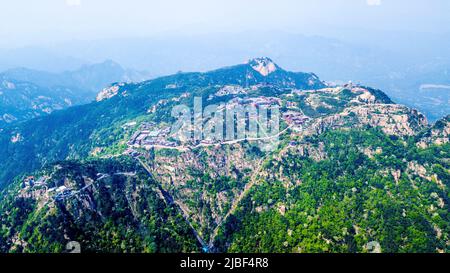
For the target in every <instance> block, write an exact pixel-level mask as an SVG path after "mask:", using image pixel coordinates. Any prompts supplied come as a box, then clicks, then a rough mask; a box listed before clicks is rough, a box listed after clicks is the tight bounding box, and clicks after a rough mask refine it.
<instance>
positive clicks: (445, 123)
mask: <svg viewBox="0 0 450 273" xmlns="http://www.w3.org/2000/svg"><path fill="white" fill-rule="evenodd" d="M449 142H450V115H449V116H447V117H445V118H443V119H441V120H439V121H437V122H436V123H435V124H434V125H433V127H431V128H430V129H429V130H428V131H426V132H425V133H424V134H423V135H422V136H421V138H420V142H419V143H418V144H417V145H418V146H419V147H423V148H426V147H428V146H429V145H432V144H436V145H443V144H446V143H449Z"/></svg>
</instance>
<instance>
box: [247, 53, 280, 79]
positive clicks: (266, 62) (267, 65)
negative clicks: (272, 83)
mask: <svg viewBox="0 0 450 273" xmlns="http://www.w3.org/2000/svg"><path fill="white" fill-rule="evenodd" d="M248 64H249V65H250V66H251V67H252V68H253V69H254V70H255V71H257V72H259V73H260V74H261V75H263V76H268V75H269V74H271V73H273V72H275V71H277V69H278V65H276V64H275V63H274V62H273V61H272V60H271V59H270V58H268V57H262V58H255V59H251V60H249V61H248Z"/></svg>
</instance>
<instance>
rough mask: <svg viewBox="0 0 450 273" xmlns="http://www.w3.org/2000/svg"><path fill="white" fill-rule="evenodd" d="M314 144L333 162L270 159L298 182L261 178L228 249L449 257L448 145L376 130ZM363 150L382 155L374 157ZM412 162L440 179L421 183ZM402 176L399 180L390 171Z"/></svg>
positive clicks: (234, 221)
mask: <svg viewBox="0 0 450 273" xmlns="http://www.w3.org/2000/svg"><path fill="white" fill-rule="evenodd" d="M308 141H309V142H310V143H319V142H320V143H324V144H325V151H326V153H327V154H328V158H327V159H326V160H323V161H318V162H317V161H314V160H311V159H310V158H308V157H302V156H298V155H293V154H291V155H290V156H285V157H283V158H282V159H281V161H277V160H271V161H268V162H267V167H268V168H269V169H270V170H271V171H273V172H278V171H279V169H282V170H283V174H284V175H285V177H287V178H289V179H291V180H290V181H291V182H292V181H296V180H298V181H299V182H298V183H297V184H294V185H289V186H286V185H285V183H283V182H282V181H279V180H276V179H274V180H261V182H260V184H259V185H258V187H255V188H254V189H253V190H252V191H251V193H250V194H249V195H248V196H247V198H246V199H245V200H244V201H243V203H242V205H241V209H240V210H239V212H238V213H236V215H234V217H232V218H231V219H230V220H229V221H228V223H227V225H226V229H225V230H224V231H223V233H222V234H221V236H220V237H219V245H220V246H221V250H222V251H231V252H367V251H370V250H371V249H370V247H369V248H368V244H369V243H370V242H376V243H379V245H380V246H381V250H382V251H383V252H395V253H396V252H436V251H437V250H438V249H439V250H441V251H446V252H448V251H449V245H448V242H449V239H450V213H449V200H450V191H449V187H450V179H449V178H450V176H449V175H450V172H449V169H450V163H449V161H448V158H450V145H449V144H446V145H443V146H434V147H430V148H428V149H424V150H422V149H419V148H417V147H416V146H415V145H414V144H413V142H412V143H410V144H405V143H404V142H403V141H402V140H400V139H396V138H392V137H388V136H386V135H384V134H382V133H380V132H379V131H375V130H367V131H350V132H328V133H326V134H323V135H320V136H318V137H314V138H311V139H309V140H308ZM361 147H382V150H383V151H382V153H380V154H376V155H374V157H372V158H369V157H368V156H366V155H365V154H364V153H362V152H361V150H360V149H359V148H361ZM408 162H418V163H420V164H425V166H426V167H427V168H428V169H429V170H437V171H438V173H439V174H438V176H437V178H432V179H431V180H427V179H424V178H421V177H419V176H418V175H417V174H415V173H414V171H413V170H410V169H408ZM397 170H400V175H399V177H397V181H396V179H395V178H394V177H393V175H392V174H391V172H392V171H397ZM436 179H440V180H441V181H442V183H444V185H443V186H442V185H440V184H439V183H437V181H436ZM441 202H442V203H441ZM280 206H284V207H286V211H285V212H283V213H281V212H280V209H279V208H280ZM376 243H375V244H376ZM369 246H370V245H369Z"/></svg>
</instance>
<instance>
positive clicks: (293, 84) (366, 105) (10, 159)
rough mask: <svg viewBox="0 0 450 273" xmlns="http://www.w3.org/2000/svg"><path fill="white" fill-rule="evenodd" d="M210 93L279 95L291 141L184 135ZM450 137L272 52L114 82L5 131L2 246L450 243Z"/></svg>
mask: <svg viewBox="0 0 450 273" xmlns="http://www.w3.org/2000/svg"><path fill="white" fill-rule="evenodd" d="M196 97H201V98H202V104H203V105H204V107H208V106H213V105H219V106H220V105H221V106H224V108H222V109H228V108H230V107H231V106H236V107H248V106H250V105H254V106H255V107H256V106H258V107H264V106H265V105H268V104H275V105H276V106H278V108H279V111H280V133H279V143H278V146H277V147H276V148H275V149H272V150H265V149H263V148H262V147H263V146H264V145H263V144H264V141H263V140H261V139H256V140H255V139H250V138H247V139H244V140H242V141H241V140H239V141H231V142H227V141H224V140H220V139H217V140H202V141H199V140H190V141H187V142H181V141H180V140H177V139H175V138H174V137H173V135H171V134H170V131H171V130H170V127H171V125H172V124H174V122H175V121H176V120H175V117H173V116H172V114H171V113H172V110H173V109H174V107H175V106H179V105H186V106H187V107H192V106H193V105H194V98H196ZM258 109H261V108H258ZM260 111H261V110H260ZM203 115H204V114H202V117H203ZM270 115H271V116H272V115H275V114H274V113H273V112H271V114H270ZM245 116H246V115H245ZM249 116H250V114H249ZM205 118H206V117H205ZM189 122H191V119H189ZM201 122H202V126H206V123H207V122H208V120H206V121H203V120H202V121H201ZM203 122H205V124H203ZM237 122H238V124H239V122H242V120H238V121H237ZM238 124H234V121H233V128H234V127H235V125H236V126H239V125H238ZM244 124H245V127H247V123H244ZM196 126H197V125H196ZM249 126H250V125H249ZM259 126H261V125H259ZM188 127H195V126H193V125H192V124H189V126H188ZM449 136H450V116H447V117H445V118H443V119H441V120H440V121H438V122H436V123H434V124H431V125H430V124H429V123H428V121H427V119H426V117H425V116H424V115H423V114H421V113H420V112H419V111H417V110H415V109H411V108H408V107H406V106H403V105H399V104H396V103H394V102H393V101H392V100H391V99H390V98H389V97H388V96H387V95H386V94H385V93H384V92H382V91H380V90H378V89H374V88H370V87H365V86H362V85H359V84H342V85H327V84H326V83H325V82H323V81H321V80H320V79H319V77H318V76H317V75H315V74H314V73H301V72H290V71H287V70H285V69H283V68H282V67H280V66H279V65H277V64H276V63H275V62H273V61H272V60H271V59H269V58H257V59H252V60H250V61H248V62H246V63H244V64H239V65H234V66H229V67H224V68H221V69H217V70H212V71H208V72H192V73H177V74H174V75H171V76H166V77H160V78H156V79H152V80H148V81H143V82H139V83H118V84H113V85H112V86H111V87H110V88H107V89H105V90H103V92H101V93H100V95H99V96H97V100H96V101H95V102H91V103H89V104H86V105H80V106H74V107H70V108H68V109H65V110H61V111H57V112H54V113H52V114H50V115H47V116H42V117H38V118H35V119H32V120H30V121H25V122H22V123H16V124H12V125H11V126H8V127H7V128H5V129H4V130H3V131H1V132H0V185H1V187H2V188H3V191H2V192H1V198H0V215H1V216H2V217H1V219H0V252H65V251H67V250H66V244H67V243H68V242H71V241H76V242H79V244H80V246H81V248H82V251H84V252H176V253H179V252H184V253H191V252H238V253H242V252H245V253H260V252H264V253H274V252H275V253H284V252H289V253H301V252H350V253H353V252H387V253H392V252H395V253H397V252H427V253H429V252H449V251H450V249H449V243H448V242H449V240H450V227H449V225H448V219H450V218H449V217H450V214H449V211H450V210H449V204H450V203H449V196H450V195H449V194H450V193H449V187H450V183H449V181H450V173H449V171H448V170H449V169H450V163H449V161H448V158H449V157H450V138H449Z"/></svg>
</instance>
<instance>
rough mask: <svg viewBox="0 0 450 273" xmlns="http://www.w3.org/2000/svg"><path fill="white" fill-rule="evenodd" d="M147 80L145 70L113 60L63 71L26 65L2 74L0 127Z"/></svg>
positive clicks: (0, 82)
mask: <svg viewBox="0 0 450 273" xmlns="http://www.w3.org/2000/svg"><path fill="white" fill-rule="evenodd" d="M145 79H147V76H146V74H145V73H143V72H137V71H134V70H126V69H124V68H122V67H121V66H120V65H119V64H117V63H115V62H113V61H105V62H103V63H99V64H93V65H84V66H82V67H81V68H79V69H77V70H74V71H66V72H62V73H50V72H44V71H38V70H32V69H27V68H15V69H10V70H7V71H5V72H3V73H0V128H2V127H4V126H5V125H7V124H9V123H12V122H16V121H23V120H27V119H31V118H33V117H38V116H42V115H46V114H49V113H51V112H53V111H55V110H61V109H64V108H67V107H70V106H73V105H79V104H85V103H89V102H91V101H92V100H94V99H95V96H96V94H97V93H98V92H99V91H100V90H102V89H103V88H105V87H108V86H109V85H110V84H112V83H115V82H139V81H143V80H145Z"/></svg>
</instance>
